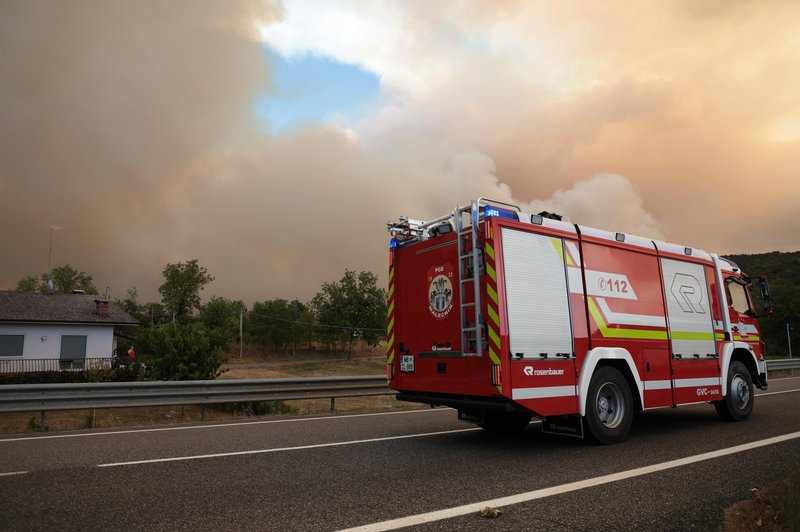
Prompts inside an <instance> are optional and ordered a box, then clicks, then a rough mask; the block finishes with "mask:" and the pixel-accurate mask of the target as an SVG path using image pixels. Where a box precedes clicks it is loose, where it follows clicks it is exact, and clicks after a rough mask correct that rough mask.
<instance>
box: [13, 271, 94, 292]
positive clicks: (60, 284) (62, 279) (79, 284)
mask: <svg viewBox="0 0 800 532" xmlns="http://www.w3.org/2000/svg"><path fill="white" fill-rule="evenodd" d="M51 280H52V281H53V292H56V293H59V294H71V293H72V291H73V290H83V291H84V292H86V293H87V294H97V293H98V292H97V288H95V286H94V284H93V282H92V276H91V275H89V274H88V273H86V272H79V271H77V270H76V269H75V268H73V267H72V266H70V265H69V264H66V265H64V266H59V267H57V268H53V270H52V271H50V272H49V273H43V274H42V275H40V276H39V277H38V278H36V277H34V276H32V275H29V276H27V277H24V278H23V279H22V280H20V281H19V283H17V291H18V292H49V291H50V290H49V288H48V286H47V282H48V281H51Z"/></svg>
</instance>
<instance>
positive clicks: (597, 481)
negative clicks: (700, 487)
mask: <svg viewBox="0 0 800 532" xmlns="http://www.w3.org/2000/svg"><path fill="white" fill-rule="evenodd" d="M798 438H800V432H792V433H791V434H784V435H782V436H775V437H774V438H767V439H765V440H759V441H754V442H750V443H745V444H742V445H736V446H734V447H728V448H726V449H719V450H717V451H711V452H708V453H702V454H697V455H694V456H687V457H685V458H679V459H677V460H670V461H668V462H661V463H660V464H653V465H649V466H645V467H639V468H636V469H631V470H628V471H620V472H619V473H612V474H610V475H603V476H601V477H595V478H590V479H586V480H580V481H578V482H570V483H569V484H562V485H560V486H551V487H549V488H542V489H538V490H535V491H529V492H526V493H519V494H517V495H510V496H508V497H501V498H499V499H491V500H486V501H480V502H474V503H471V504H465V505H463V506H456V507H454V508H447V509H445V510H438V511H434V512H428V513H424V514H417V515H409V516H407V517H401V518H399V519H391V520H388V521H382V522H378V523H372V524H369V525H363V526H358V527H354V528H348V529H347V530H346V531H343V532H354V531H361V532H377V531H381V530H394V529H396V528H403V527H408V526H415V525H422V524H424V523H431V522H434V521H440V520H442V519H449V518H451V517H459V516H462V515H468V514H471V513H477V512H479V511H480V510H481V509H482V508H486V507H487V506H490V507H492V508H497V507H501V506H509V505H511V504H519V503H523V502H529V501H533V500H536V499H543V498H545V497H550V496H553V495H560V494H562V493H569V492H571V491H578V490H582V489H586V488H591V487H594V486H600V485H602V484H608V483H610V482H617V481H619V480H626V479H629V478H634V477H639V476H642V475H648V474H650V473H657V472H659V471H665V470H667V469H674V468H677V467H683V466H687V465H690V464H695V463H697V462H703V461H706V460H713V459H715V458H720V457H723V456H728V455H731V454H736V453H741V452H745V451H750V450H753V449H758V448H759V447H765V446H767V445H775V444H777V443H781V442H785V441H789V440H795V439H798Z"/></svg>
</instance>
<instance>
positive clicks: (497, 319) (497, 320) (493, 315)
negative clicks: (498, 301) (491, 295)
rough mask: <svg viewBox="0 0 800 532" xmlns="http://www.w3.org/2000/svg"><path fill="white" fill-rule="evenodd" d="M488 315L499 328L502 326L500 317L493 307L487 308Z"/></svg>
mask: <svg viewBox="0 0 800 532" xmlns="http://www.w3.org/2000/svg"><path fill="white" fill-rule="evenodd" d="M486 313H487V314H489V317H490V318H492V321H493V322H494V324H495V325H497V326H498V327H499V326H500V316H498V315H497V312H496V311H495V310H494V309H493V308H492V306H491V305H488V306H487V307H486Z"/></svg>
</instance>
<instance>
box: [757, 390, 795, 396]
mask: <svg viewBox="0 0 800 532" xmlns="http://www.w3.org/2000/svg"><path fill="white" fill-rule="evenodd" d="M793 392H800V389H794V390H783V391H780V392H766V393H757V394H756V397H762V396H764V395H778V394H779V393H793Z"/></svg>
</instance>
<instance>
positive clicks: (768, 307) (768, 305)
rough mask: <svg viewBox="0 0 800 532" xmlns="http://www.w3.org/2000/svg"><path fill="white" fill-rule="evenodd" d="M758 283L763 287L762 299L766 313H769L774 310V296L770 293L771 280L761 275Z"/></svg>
mask: <svg viewBox="0 0 800 532" xmlns="http://www.w3.org/2000/svg"><path fill="white" fill-rule="evenodd" d="M758 284H759V286H760V287H761V301H762V302H763V304H764V313H765V314H767V315H769V314H772V311H773V310H774V309H773V307H772V297H771V296H770V295H769V282H768V281H767V278H766V277H764V276H761V277H759V278H758Z"/></svg>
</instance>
